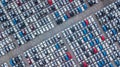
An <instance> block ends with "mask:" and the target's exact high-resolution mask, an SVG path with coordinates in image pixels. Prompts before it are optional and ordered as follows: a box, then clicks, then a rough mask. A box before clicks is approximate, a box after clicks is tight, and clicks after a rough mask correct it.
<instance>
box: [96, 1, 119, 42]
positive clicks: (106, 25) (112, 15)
mask: <svg viewBox="0 0 120 67" xmlns="http://www.w3.org/2000/svg"><path fill="white" fill-rule="evenodd" d="M95 15H96V17H97V19H98V20H99V23H100V24H101V27H102V29H103V31H104V32H105V33H106V35H107V37H109V38H112V40H113V41H114V42H116V41H119V40H120V38H119V32H120V1H119V0H117V1H116V2H114V3H112V4H110V5H109V6H107V7H104V8H103V9H101V10H100V11H98V12H97V13H96V14H95Z"/></svg>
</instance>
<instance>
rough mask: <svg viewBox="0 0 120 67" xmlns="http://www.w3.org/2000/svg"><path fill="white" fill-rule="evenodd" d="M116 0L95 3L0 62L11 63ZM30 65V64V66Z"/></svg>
mask: <svg viewBox="0 0 120 67" xmlns="http://www.w3.org/2000/svg"><path fill="white" fill-rule="evenodd" d="M113 1H115V0H103V1H102V2H101V1H100V2H99V3H98V4H96V5H94V6H93V7H90V8H88V10H86V11H85V12H83V13H81V14H79V15H77V16H75V17H73V18H71V19H69V20H68V21H66V22H64V23H63V24H61V25H59V26H56V27H55V28H54V29H52V30H50V31H48V32H46V33H44V34H42V35H40V36H38V37H37V38H35V39H34V40H32V41H30V42H28V43H26V44H24V45H22V46H21V47H17V48H16V49H15V50H13V51H11V52H9V53H8V54H6V55H5V56H2V57H0V64H1V63H3V62H7V63H9V58H11V57H14V56H17V55H18V54H22V55H23V52H24V51H26V50H27V49H29V48H31V47H33V46H35V45H37V44H38V43H40V42H42V41H43V40H46V39H47V38H49V37H51V36H53V35H55V34H56V33H59V32H60V31H63V30H64V29H66V28H68V27H69V26H71V25H73V24H75V22H77V21H80V20H83V19H84V18H86V17H88V16H90V15H92V14H94V13H95V12H97V11H98V10H100V9H101V8H103V7H104V6H107V5H108V4H110V3H112V2H113ZM28 67H29V66H28Z"/></svg>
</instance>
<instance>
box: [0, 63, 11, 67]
mask: <svg viewBox="0 0 120 67" xmlns="http://www.w3.org/2000/svg"><path fill="white" fill-rule="evenodd" d="M0 67H9V66H8V64H7V63H3V64H0Z"/></svg>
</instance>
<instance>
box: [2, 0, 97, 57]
mask: <svg viewBox="0 0 120 67" xmlns="http://www.w3.org/2000/svg"><path fill="white" fill-rule="evenodd" d="M88 3H91V4H92V5H94V4H96V3H98V0H96V1H92V0H91V1H90V0H89V1H88ZM89 5H90V4H89ZM88 7H89V6H88V5H87V3H86V2H85V1H84V0H64V1H61V0H44V1H39V0H15V1H12V0H2V1H1V6H0V28H1V29H0V41H1V46H0V56H2V55H5V54H6V53H8V52H9V51H11V50H13V49H15V47H16V46H18V45H19V46H21V45H23V44H25V43H27V42H29V41H30V40H32V39H34V38H36V37H37V36H38V35H40V34H43V33H45V32H46V31H49V30H51V29H52V28H54V27H55V25H54V23H53V22H55V21H56V22H57V24H61V23H62V22H63V21H65V20H68V18H70V17H73V16H75V15H77V14H79V13H81V12H83V11H85V10H86V9H87V8H88ZM9 40H10V42H6V41H9ZM6 44H9V45H6ZM16 44H17V45H16Z"/></svg>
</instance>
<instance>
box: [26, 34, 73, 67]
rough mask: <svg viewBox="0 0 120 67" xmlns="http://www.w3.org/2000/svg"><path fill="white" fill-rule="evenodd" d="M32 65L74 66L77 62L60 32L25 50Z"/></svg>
mask: <svg viewBox="0 0 120 67" xmlns="http://www.w3.org/2000/svg"><path fill="white" fill-rule="evenodd" d="M24 56H25V58H26V60H27V61H28V64H29V65H30V67H48V66H52V67H56V66H60V67H72V66H75V62H74V60H73V59H72V58H73V57H72V55H71V53H70V52H69V50H68V48H67V47H66V45H65V43H64V42H63V40H62V38H61V36H60V35H59V34H57V35H54V36H53V37H51V38H48V39H47V40H45V41H43V42H41V43H39V44H38V45H36V46H34V47H32V48H30V49H28V50H27V51H25V52H24Z"/></svg>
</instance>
